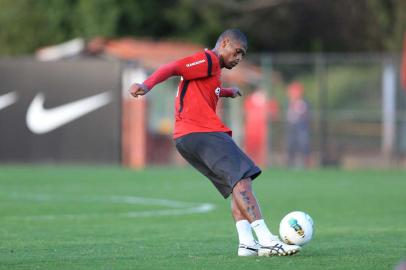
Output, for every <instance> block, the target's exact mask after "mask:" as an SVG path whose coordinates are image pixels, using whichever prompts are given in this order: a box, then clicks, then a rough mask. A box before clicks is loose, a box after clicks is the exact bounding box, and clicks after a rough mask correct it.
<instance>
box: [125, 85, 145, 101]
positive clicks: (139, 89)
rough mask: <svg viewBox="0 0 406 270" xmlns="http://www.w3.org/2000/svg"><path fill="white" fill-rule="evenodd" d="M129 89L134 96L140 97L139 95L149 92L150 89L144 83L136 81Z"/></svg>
mask: <svg viewBox="0 0 406 270" xmlns="http://www.w3.org/2000/svg"><path fill="white" fill-rule="evenodd" d="M128 91H129V92H130V94H131V95H132V96H133V97H135V98H138V96H143V95H145V94H146V93H148V92H149V89H148V88H147V87H146V86H145V85H143V84H142V83H134V84H133V85H131V87H130V89H128Z"/></svg>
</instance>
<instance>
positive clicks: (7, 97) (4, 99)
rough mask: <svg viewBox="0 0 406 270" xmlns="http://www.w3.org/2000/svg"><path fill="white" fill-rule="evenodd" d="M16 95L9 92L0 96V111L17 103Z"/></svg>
mask: <svg viewBox="0 0 406 270" xmlns="http://www.w3.org/2000/svg"><path fill="white" fill-rule="evenodd" d="M17 98H18V96H17V93H16V92H10V93H7V94H4V95H1V96H0V110H2V109H4V108H6V107H8V106H10V105H11V104H13V103H15V102H16V101H17Z"/></svg>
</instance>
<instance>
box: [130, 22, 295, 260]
mask: <svg viewBox="0 0 406 270" xmlns="http://www.w3.org/2000/svg"><path fill="white" fill-rule="evenodd" d="M247 48H248V44H247V38H246V36H245V35H244V34H243V33H242V32H241V31H240V30H238V29H228V30H226V31H224V32H223V33H222V34H221V35H220V36H219V38H218V40H217V42H216V45H215V48H214V49H213V50H205V51H201V52H198V53H196V54H194V55H192V56H189V57H186V58H183V59H180V60H177V61H174V62H172V63H168V64H165V65H163V66H161V67H159V68H158V69H157V70H156V71H155V72H154V73H153V74H152V75H151V76H150V77H148V78H147V79H146V80H145V81H144V82H143V83H135V84H133V85H132V86H131V87H130V89H129V91H130V93H131V95H132V96H134V97H138V96H142V95H145V94H146V93H148V92H149V91H150V90H151V89H152V88H153V87H154V86H155V85H156V84H158V83H160V82H162V81H164V80H166V79H168V78H169V77H171V76H181V81H180V83H179V87H178V92H177V95H176V99H175V130H174V136H173V137H174V140H175V143H176V148H177V149H178V151H179V153H180V154H181V155H182V156H183V157H184V158H185V159H186V160H187V161H188V162H189V163H190V164H191V165H192V166H193V167H195V168H196V169H197V170H199V171H200V172H201V173H202V174H203V175H205V176H206V177H207V178H208V179H210V180H211V182H212V183H213V184H214V186H215V187H216V188H217V190H218V191H219V192H220V193H221V194H222V195H223V197H224V198H228V197H229V196H230V195H231V212H232V215H233V217H234V220H235V222H236V227H237V232H238V238H239V247H238V255H239V256H274V255H279V256H285V255H292V254H295V253H297V252H298V251H299V250H300V247H299V246H296V245H287V244H285V243H283V242H281V241H280V240H279V238H278V237H277V236H275V235H273V234H272V233H271V232H270V231H269V229H268V227H267V226H266V224H265V222H264V219H263V217H262V214H261V211H260V208H259V205H258V202H257V199H256V198H255V196H254V193H253V191H252V187H251V182H252V181H253V180H254V179H255V178H256V177H257V176H258V175H259V174H260V173H261V170H260V169H259V168H258V167H257V166H256V165H255V164H254V163H253V162H252V160H251V159H250V158H249V157H248V156H247V155H246V154H244V153H243V151H242V150H241V149H240V148H239V147H238V146H237V145H236V144H235V142H234V141H233V140H232V138H231V130H230V129H229V128H228V127H227V126H225V125H224V124H223V123H222V121H221V120H220V119H219V117H218V116H217V114H216V106H217V102H218V99H219V98H220V97H231V98H235V97H237V96H241V93H240V90H239V89H238V88H236V87H231V88H223V87H221V80H220V75H221V69H222V68H227V69H232V68H233V67H235V66H236V65H238V63H239V62H240V61H241V60H242V58H243V56H244V55H245V54H246V52H247ZM252 230H253V231H254V232H255V234H256V236H257V238H258V242H257V241H256V240H255V238H254V236H253V233H252Z"/></svg>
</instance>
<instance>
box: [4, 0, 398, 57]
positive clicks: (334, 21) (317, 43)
mask: <svg viewBox="0 0 406 270" xmlns="http://www.w3.org/2000/svg"><path fill="white" fill-rule="evenodd" d="M0 25H1V27H0V55H12V54H26V53H31V52H33V51H34V50H35V49H36V48H38V47H41V46H46V45H50V44H56V43H60V42H63V41H66V40H68V39H72V38H75V37H78V36H80V37H84V38H92V37H94V36H104V37H108V38H115V37H121V36H134V37H137V38H145V37H146V38H154V39H162V38H164V39H178V40H188V41H191V42H196V43H201V44H204V45H206V46H211V45H212V44H214V42H215V40H216V38H217V36H218V34H219V33H220V32H221V31H223V30H224V29H225V28H230V27H238V28H241V29H242V30H243V31H245V32H246V33H247V34H248V36H249V39H250V50H251V51H273V52H278V51H302V52H318V51H400V49H401V44H402V42H401V41H402V36H403V32H404V31H405V30H406V2H405V1H400V0H358V1H353V0H340V1H325V0H268V1H264V0H228V1H217V0H206V1H203V0H167V1H160V0H69V1H60V0H41V1H34V0H0Z"/></svg>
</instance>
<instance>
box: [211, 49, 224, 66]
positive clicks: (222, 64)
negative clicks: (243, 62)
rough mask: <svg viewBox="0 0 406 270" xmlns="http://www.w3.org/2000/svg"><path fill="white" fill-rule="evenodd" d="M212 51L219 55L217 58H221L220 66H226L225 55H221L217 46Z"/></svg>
mask: <svg viewBox="0 0 406 270" xmlns="http://www.w3.org/2000/svg"><path fill="white" fill-rule="evenodd" d="M211 51H212V52H213V53H214V54H215V55H216V56H217V58H218V59H219V62H220V68H223V67H224V60H223V57H221V55H220V53H219V51H218V49H217V48H214V49H213V50H211Z"/></svg>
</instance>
